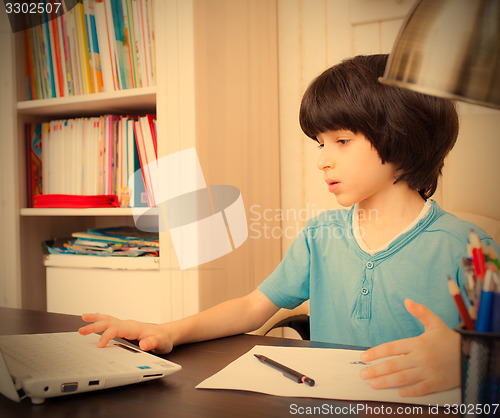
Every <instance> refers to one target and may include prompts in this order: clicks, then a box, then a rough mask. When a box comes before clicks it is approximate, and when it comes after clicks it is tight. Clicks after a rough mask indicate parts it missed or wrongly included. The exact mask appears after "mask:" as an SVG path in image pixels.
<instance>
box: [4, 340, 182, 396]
mask: <svg viewBox="0 0 500 418" xmlns="http://www.w3.org/2000/svg"><path fill="white" fill-rule="evenodd" d="M99 338H100V336H99V335H97V334H90V335H87V336H83V335H80V334H79V333H78V332H62V333H49V334H24V335H0V393H2V394H3V395H5V396H6V397H7V398H9V399H12V400H13V401H16V402H20V401H21V399H23V398H24V397H29V398H31V401H32V402H33V403H35V404H38V403H42V402H43V401H44V400H45V398H51V397H54V396H62V395H69V394H73V393H81V392H89V391H94V390H99V389H105V388H110V387H115V386H122V385H128V384H131V383H138V382H144V381H146V380H153V379H158V378H161V377H164V376H167V375H170V374H172V373H175V372H177V371H179V370H181V366H179V365H178V364H175V363H172V362H170V361H168V360H164V359H162V358H159V357H156V356H154V355H152V354H148V353H146V352H144V351H141V350H139V349H138V348H136V347H134V346H131V345H129V344H127V343H125V342H118V341H115V340H112V341H110V342H109V343H108V345H107V346H106V347H105V348H98V347H97V342H98V341H99Z"/></svg>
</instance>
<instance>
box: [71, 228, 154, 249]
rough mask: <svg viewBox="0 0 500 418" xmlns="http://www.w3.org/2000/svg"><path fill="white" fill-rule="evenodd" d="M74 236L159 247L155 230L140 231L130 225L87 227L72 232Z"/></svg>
mask: <svg viewBox="0 0 500 418" xmlns="http://www.w3.org/2000/svg"><path fill="white" fill-rule="evenodd" d="M71 236H72V237H74V238H81V239H86V240H95V241H102V242H114V243H122V244H131V245H132V244H134V245H140V246H145V247H159V245H160V241H159V235H158V233H157V232H145V231H140V230H138V229H136V228H133V227H130V226H118V227H111V228H96V229H92V228H91V229H88V230H87V231H85V232H74V233H72V234H71Z"/></svg>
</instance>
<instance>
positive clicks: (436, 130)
mask: <svg viewBox="0 0 500 418" xmlns="http://www.w3.org/2000/svg"><path fill="white" fill-rule="evenodd" d="M387 57H388V55H367V56H357V57H354V58H351V59H348V60H345V61H343V62H341V63H340V64H338V65H335V66H333V67H331V68H329V69H328V70H326V71H325V72H323V73H322V74H321V75H320V76H318V77H317V78H316V79H315V80H314V81H313V82H312V83H311V85H310V86H309V87H308V89H307V90H306V92H305V93H304V97H303V98H302V103H301V106H300V117H299V119H300V126H301V128H302V130H303V131H304V133H305V134H306V135H307V136H309V137H311V138H313V139H315V140H316V141H317V139H316V136H317V135H318V134H320V133H324V132H326V131H334V130H342V129H345V130H350V131H352V132H354V133H361V134H363V135H364V136H365V137H366V138H367V139H368V140H369V141H370V142H371V143H372V145H373V146H374V147H375V149H376V150H377V152H378V154H379V155H380V158H381V160H382V163H386V162H388V163H393V164H395V166H396V167H398V168H399V175H398V177H397V179H396V180H395V182H398V181H406V182H407V183H408V185H409V187H410V188H412V189H414V190H418V192H419V193H420V195H421V196H422V197H423V198H424V199H428V198H429V197H431V196H432V195H433V194H434V192H435V191H436V187H437V183H438V177H439V175H440V174H441V170H442V168H443V164H444V158H445V157H446V155H447V154H448V152H449V151H450V150H451V149H452V148H453V145H455V141H456V139H457V136H458V115H457V112H456V109H455V104H454V102H452V101H451V100H448V99H442V98H438V97H433V96H428V95H425V94H422V93H416V92H413V91H410V90H406V89H401V88H397V87H389V86H386V85H384V84H381V83H380V82H379V81H378V78H379V77H381V76H383V74H384V69H385V65H386V63H387Z"/></svg>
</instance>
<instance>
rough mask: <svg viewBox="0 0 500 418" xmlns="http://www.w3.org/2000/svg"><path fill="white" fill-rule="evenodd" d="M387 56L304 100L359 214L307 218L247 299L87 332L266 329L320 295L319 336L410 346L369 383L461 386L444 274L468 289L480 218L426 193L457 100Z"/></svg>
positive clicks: (137, 334)
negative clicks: (396, 67) (161, 320)
mask: <svg viewBox="0 0 500 418" xmlns="http://www.w3.org/2000/svg"><path fill="white" fill-rule="evenodd" d="M386 61H387V56H386V55H375V56H360V57H355V58H352V59H350V60H347V61H344V62H342V63H340V64H338V65H336V66H334V67H332V68H330V69H328V70H326V71H325V72H324V73H323V74H321V75H320V76H319V77H318V78H316V79H315V80H314V81H313V83H312V84H311V85H310V86H309V88H308V89H307V91H306V93H305V94H304V97H303V100H302V104H301V109H300V123H301V127H302V129H303V130H304V132H305V133H306V134H307V135H308V136H309V137H311V138H313V139H314V140H315V141H317V142H318V143H319V145H320V147H321V148H322V151H321V156H320V158H319V160H318V168H319V169H320V170H322V171H323V173H324V179H325V181H326V183H327V185H328V189H329V191H330V192H331V193H333V194H334V195H335V196H336V198H337V201H338V202H339V203H340V204H341V205H342V206H346V207H349V206H352V207H351V209H350V210H337V211H327V212H325V213H323V214H321V215H319V216H318V217H316V218H313V219H311V220H310V221H309V222H308V224H307V225H306V227H305V228H304V230H303V231H302V232H301V233H300V234H299V235H298V237H297V238H296V239H295V241H294V242H293V243H292V245H291V247H290V249H289V250H288V252H287V254H286V255H285V257H284V258H283V260H282V262H281V263H280V265H279V266H278V267H277V268H276V270H275V271H274V272H273V273H272V274H271V275H270V276H269V277H268V278H267V279H266V280H265V281H264V282H263V283H262V284H261V285H260V286H259V287H258V289H257V290H255V291H253V292H251V293H250V294H248V295H247V296H244V297H242V298H238V299H233V300H229V301H226V302H224V303H221V304H220V305H217V306H215V307H213V308H211V309H208V310H207V311H204V312H201V313H199V314H197V315H194V316H192V317H189V318H185V319H182V320H179V321H175V322H171V323H166V324H161V325H151V324H144V323H139V322H136V321H120V320H118V319H116V318H113V317H109V316H106V315H101V314H91V315H83V319H84V320H85V321H88V322H94V323H93V324H89V325H87V326H85V327H83V328H81V329H80V332H81V333H82V334H88V333H90V332H101V331H104V333H103V335H102V337H101V340H100V343H99V345H100V346H105V345H106V344H107V342H108V341H109V340H110V339H111V338H113V337H115V336H119V337H123V338H129V339H137V340H139V341H140V343H139V344H140V347H141V348H142V349H143V350H154V351H156V352H162V353H166V352H169V351H170V350H171V349H172V348H173V347H174V346H175V345H179V344H183V343H188V342H195V341H201V340H207V339H213V338H218V337H223V336H228V335H234V334H238V333H244V332H248V331H251V330H254V329H257V328H259V327H260V326H261V325H262V324H264V323H265V322H266V321H267V320H268V319H269V318H270V317H271V316H272V315H273V314H274V313H276V312H277V311H278V309H279V308H281V307H283V308H293V307H296V306H298V305H299V304H301V303H302V302H303V301H305V300H308V299H310V314H311V339H312V340H316V341H326V342H336V343H343V344H352V345H362V346H369V347H373V346H376V347H374V348H371V349H369V350H367V351H366V352H364V353H363V354H362V357H361V359H362V360H363V361H365V362H368V361H372V360H374V359H377V358H384V357H387V356H392V355H397V354H403V355H402V356H398V357H396V358H394V359H390V360H386V361H384V362H381V363H380V364H378V365H375V366H371V367H367V368H365V369H364V370H363V371H362V372H361V377H362V378H363V379H369V380H370V384H371V386H372V387H374V388H387V387H399V386H403V387H402V388H401V389H400V394H401V395H402V396H418V395H424V394H427V393H431V392H436V391H441V390H446V389H449V388H452V387H455V386H457V385H458V384H459V382H460V377H459V336H458V334H457V333H455V332H454V331H453V330H452V328H453V327H455V326H456V325H457V324H458V323H459V316H458V312H457V308H456V306H455V305H454V302H453V300H452V298H451V297H450V295H449V290H448V284H447V276H448V275H450V276H451V277H452V278H453V280H454V281H455V282H456V283H457V284H458V285H459V286H460V287H461V288H462V290H463V287H464V275H463V273H462V270H461V264H460V259H461V258H462V257H464V256H466V254H467V249H466V246H467V238H468V237H469V234H470V231H471V228H472V227H474V226H473V225H471V224H469V223H467V222H465V221H462V220H459V219H458V218H456V217H455V216H453V215H451V214H448V213H446V212H444V211H443V210H442V209H440V208H439V206H438V205H437V204H436V203H435V202H433V201H431V200H430V199H429V198H430V196H432V194H433V193H434V191H435V190H436V187H437V181H438V176H439V174H440V173H441V169H442V167H443V161H444V158H445V156H446V155H447V153H448V152H449V151H450V149H451V148H452V147H453V145H454V143H455V141H456V138H457V135H458V117H457V113H456V111H455V108H454V105H453V103H452V102H450V101H448V100H445V99H440V98H435V97H430V96H425V95H422V94H419V93H414V92H411V91H407V90H402V89H397V88H393V87H388V86H385V85H382V84H380V83H378V77H380V76H382V75H383V72H384V68H385V64H386ZM474 228H475V230H476V232H477V233H478V234H479V236H480V238H481V240H483V242H484V241H485V240H490V237H488V236H487V235H486V234H485V233H484V232H483V231H482V230H480V229H479V228H476V227H474ZM491 241H492V240H491ZM493 245H495V244H493ZM495 249H498V247H497V246H496V245H495ZM409 298H411V299H413V300H415V301H417V302H419V303H415V302H413V301H412V300H409ZM420 303H421V304H420ZM424 305H425V306H424Z"/></svg>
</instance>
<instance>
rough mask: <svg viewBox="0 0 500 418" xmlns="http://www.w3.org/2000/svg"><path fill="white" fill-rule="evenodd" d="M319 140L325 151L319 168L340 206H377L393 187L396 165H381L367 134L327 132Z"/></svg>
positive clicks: (320, 158) (322, 151) (320, 159)
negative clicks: (380, 199)
mask: <svg viewBox="0 0 500 418" xmlns="http://www.w3.org/2000/svg"><path fill="white" fill-rule="evenodd" d="M317 139H318V142H319V144H320V146H321V148H322V150H321V155H320V157H319V159H318V168H319V169H320V170H322V171H323V175H324V179H325V181H326V183H327V185H328V189H329V191H330V192H331V193H333V194H335V197H336V198H337V201H338V203H339V204H340V205H342V206H351V205H353V204H355V203H358V202H363V201H366V203H370V202H371V203H372V204H375V203H376V201H377V199H379V198H382V199H383V198H384V194H385V192H387V191H389V190H390V188H392V187H393V186H394V177H395V172H396V169H395V167H394V165H393V164H391V163H385V164H382V160H381V158H380V156H379V154H378V152H377V150H376V149H375V148H374V147H373V146H372V144H371V142H370V141H368V139H366V137H365V136H364V135H362V134H355V133H353V132H351V131H347V130H339V131H327V132H324V133H322V134H319V135H318V136H317Z"/></svg>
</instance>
